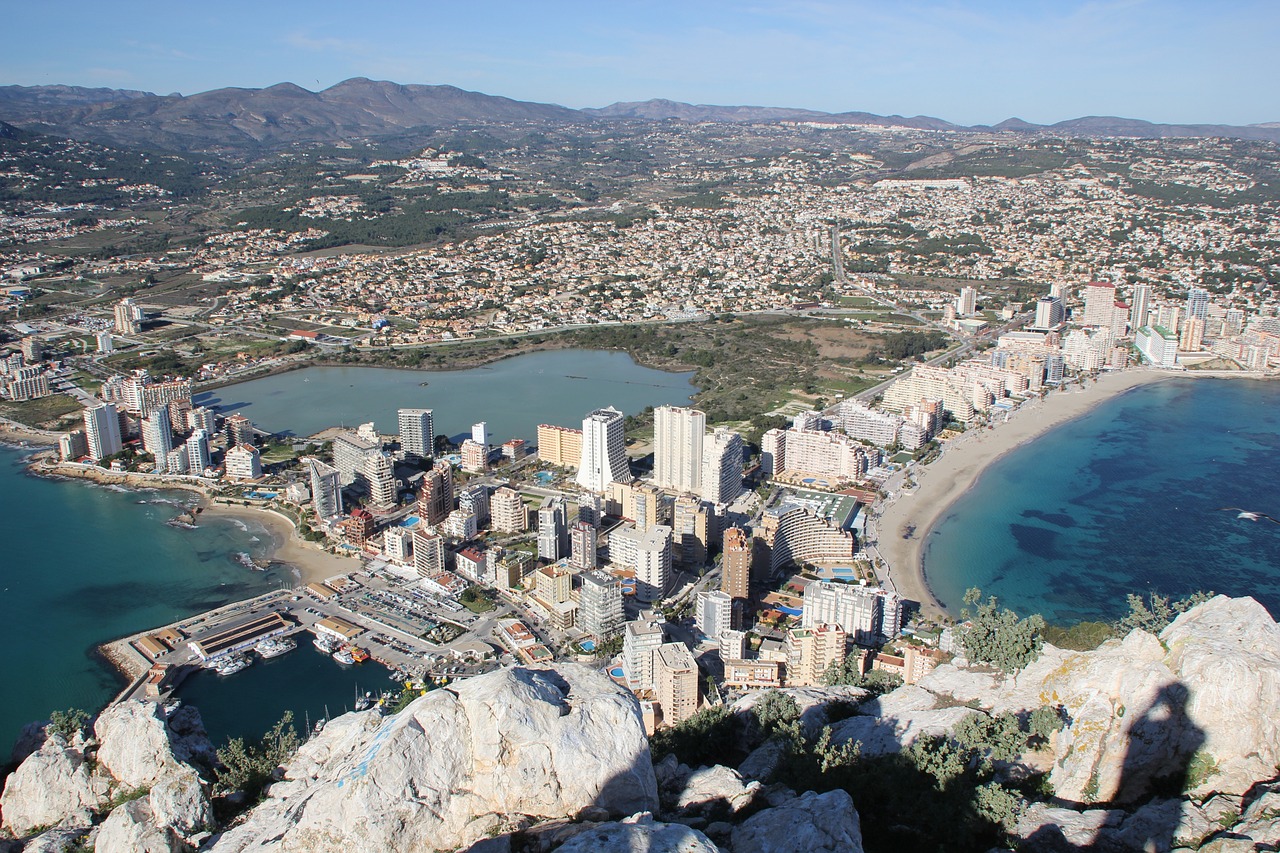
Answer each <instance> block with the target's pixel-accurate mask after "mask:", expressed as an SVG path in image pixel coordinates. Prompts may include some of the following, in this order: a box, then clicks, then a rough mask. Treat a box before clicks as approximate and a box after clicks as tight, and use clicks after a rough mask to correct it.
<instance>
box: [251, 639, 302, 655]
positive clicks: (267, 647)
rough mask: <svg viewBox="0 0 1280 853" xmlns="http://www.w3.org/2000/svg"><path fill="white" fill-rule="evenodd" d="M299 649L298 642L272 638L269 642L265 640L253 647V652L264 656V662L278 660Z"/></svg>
mask: <svg viewBox="0 0 1280 853" xmlns="http://www.w3.org/2000/svg"><path fill="white" fill-rule="evenodd" d="M297 647H298V643H297V641H296V640H291V639H290V638H288V637H272V638H271V639H269V640H263V641H262V642H261V643H258V645H256V646H254V647H253V650H254V651H255V652H257V653H258V654H260V655H261V656H262V659H263V660H271V659H272V658H278V657H280V655H282V654H285V653H286V652H291V651H293V650H294V649H296V648H297Z"/></svg>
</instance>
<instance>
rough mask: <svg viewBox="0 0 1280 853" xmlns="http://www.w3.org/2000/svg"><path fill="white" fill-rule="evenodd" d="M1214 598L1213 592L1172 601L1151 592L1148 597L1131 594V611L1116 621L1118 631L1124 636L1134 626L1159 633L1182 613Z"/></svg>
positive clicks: (1151, 632) (1152, 632) (1199, 593)
mask: <svg viewBox="0 0 1280 853" xmlns="http://www.w3.org/2000/svg"><path fill="white" fill-rule="evenodd" d="M1211 598H1213V593H1212V592H1195V593H1192V594H1191V595H1189V596H1187V597H1186V598H1183V599H1181V600H1179V601H1174V602H1170V601H1169V599H1168V598H1166V597H1164V596H1162V595H1158V594H1156V593H1154V592H1153V593H1151V594H1150V595H1148V596H1147V598H1145V599H1144V598H1143V597H1142V596H1140V595H1133V594H1132V593H1131V594H1130V595H1129V613H1128V615H1127V616H1125V617H1124V618H1122V619H1121V620H1120V621H1119V622H1117V623H1116V626H1115V629H1116V633H1117V634H1118V635H1120V636H1123V635H1125V634H1127V633H1129V632H1130V631H1132V630H1133V629H1134V628H1141V629H1142V630H1144V631H1146V632H1147V633H1149V634H1159V633H1160V632H1161V631H1163V630H1164V629H1165V628H1167V627H1169V623H1171V622H1172V621H1173V620H1174V619H1177V618H1178V615H1179V614H1180V613H1185V612H1186V611H1187V610H1190V609H1191V608H1192V607H1195V606H1196V605H1197V604H1200V603H1202V602H1205V601H1208V600H1209V599H1211Z"/></svg>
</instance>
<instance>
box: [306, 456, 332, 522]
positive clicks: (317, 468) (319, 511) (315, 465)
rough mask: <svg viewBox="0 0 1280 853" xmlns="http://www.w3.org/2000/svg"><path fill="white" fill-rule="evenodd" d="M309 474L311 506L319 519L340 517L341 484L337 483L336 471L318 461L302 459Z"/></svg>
mask: <svg viewBox="0 0 1280 853" xmlns="http://www.w3.org/2000/svg"><path fill="white" fill-rule="evenodd" d="M302 461H303V462H304V463H305V464H306V466H307V470H308V471H309V472H310V474H311V504H312V506H313V507H315V511H316V515H317V516H319V517H320V518H333V517H334V516H337V515H342V484H341V483H339V482H338V469H337V468H334V467H333V466H332V465H326V464H325V463H323V462H321V461H320V460H319V459H313V458H311V457H304V458H303V460H302Z"/></svg>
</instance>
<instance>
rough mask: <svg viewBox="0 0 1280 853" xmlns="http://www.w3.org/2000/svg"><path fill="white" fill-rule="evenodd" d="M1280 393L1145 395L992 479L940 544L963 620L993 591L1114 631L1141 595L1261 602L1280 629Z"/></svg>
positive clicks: (946, 579)
mask: <svg viewBox="0 0 1280 853" xmlns="http://www.w3.org/2000/svg"><path fill="white" fill-rule="evenodd" d="M1222 507H1242V508H1244V509H1248V510H1258V511H1261V512H1265V513H1268V514H1270V515H1272V516H1274V517H1276V518H1280V382H1264V381H1255V380H1243V379H1239V380H1237V379H1231V380H1215V379H1177V380H1170V381H1167V382H1160V383H1156V384H1153V385H1146V386H1140V387H1138V388H1135V389H1133V390H1132V391H1130V392H1128V393H1126V394H1124V395H1122V396H1120V397H1118V398H1116V399H1115V400H1111V401H1108V402H1107V403H1105V404H1103V405H1102V406H1100V407H1099V408H1097V409H1094V410H1093V411H1091V412H1089V413H1088V414H1086V415H1085V416H1083V417H1081V418H1079V419H1077V420H1074V421H1071V422H1069V423H1067V424H1064V425H1063V426H1061V427H1059V428H1057V429H1055V430H1053V431H1052V432H1050V433H1048V434H1047V435H1045V436H1043V437H1041V438H1039V439H1037V440H1036V441H1035V442H1033V443H1031V444H1029V445H1027V446H1025V447H1022V448H1019V449H1018V450H1015V451H1014V452H1013V453H1011V454H1009V455H1008V456H1005V457H1004V458H1002V459H1000V460H998V461H997V462H996V463H994V464H993V465H992V466H991V467H990V468H988V469H987V470H986V471H985V472H984V473H983V474H982V476H981V477H980V478H979V480H978V482H977V483H976V484H975V485H974V487H973V488H972V489H971V490H970V491H969V492H968V493H967V494H966V495H965V496H964V497H963V498H962V499H961V500H960V502H959V503H958V504H956V506H954V507H953V508H952V509H951V510H950V511H949V512H948V514H947V515H946V516H945V517H944V518H943V519H942V520H941V521H940V522H939V523H938V524H937V525H936V526H935V527H934V529H933V531H932V532H931V533H930V534H929V537H928V541H927V544H926V549H925V572H926V575H927V578H928V580H929V584H930V586H931V587H932V588H933V590H934V593H935V594H936V595H937V596H938V598H939V599H941V601H942V602H943V603H944V604H945V605H946V606H947V608H948V609H949V610H951V611H952V612H956V611H958V610H959V608H960V606H961V599H962V598H963V596H964V591H965V589H967V588H968V587H974V586H976V587H980V588H981V589H982V590H983V592H984V593H989V594H994V595H997V596H999V597H1000V599H1001V601H1002V602H1003V603H1004V604H1006V605H1007V606H1009V607H1011V608H1013V609H1014V610H1016V611H1018V612H1019V613H1023V614H1026V613H1041V614H1043V615H1044V616H1045V618H1046V619H1048V620H1049V621H1051V622H1058V623H1063V624H1070V623H1073V622H1077V621H1080V620H1084V619H1114V618H1117V617H1119V616H1122V615H1123V614H1124V613H1125V612H1127V609H1128V606H1127V603H1126V595H1127V594H1128V593H1130V592H1136V593H1146V592H1151V591H1154V592H1158V593H1160V594H1162V595H1168V596H1173V597H1181V596H1184V595H1187V594H1189V593H1191V592H1195V591H1197V590H1213V591H1215V592H1219V593H1226V594H1229V595H1233V596H1239V595H1250V596H1253V597H1254V598H1256V599H1258V600H1259V601H1260V602H1262V603H1263V604H1264V605H1265V606H1266V607H1267V608H1268V609H1269V610H1270V611H1271V612H1272V614H1280V525H1278V524H1273V523H1271V522H1269V521H1267V520H1265V519H1263V520H1261V521H1256V522H1255V521H1248V520H1244V519H1239V518H1237V517H1236V516H1237V513H1236V512H1228V511H1220V508H1222Z"/></svg>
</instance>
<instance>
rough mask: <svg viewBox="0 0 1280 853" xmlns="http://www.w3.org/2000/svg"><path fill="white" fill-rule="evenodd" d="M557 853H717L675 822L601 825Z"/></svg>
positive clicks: (693, 831) (703, 839) (707, 840)
mask: <svg viewBox="0 0 1280 853" xmlns="http://www.w3.org/2000/svg"><path fill="white" fill-rule="evenodd" d="M557 853H719V849H718V848H717V847H716V845H715V844H714V843H712V841H711V839H710V838H707V836H705V835H703V834H702V833H701V832H699V831H698V830H696V829H691V828H689V827H687V826H683V825H681V824H678V823H603V824H600V825H599V826H596V827H593V828H591V829H588V830H586V831H584V832H580V833H578V834H577V835H575V836H574V837H573V838H571V839H569V840H568V841H567V842H565V843H564V844H563V845H562V846H560V847H559V848H557Z"/></svg>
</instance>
